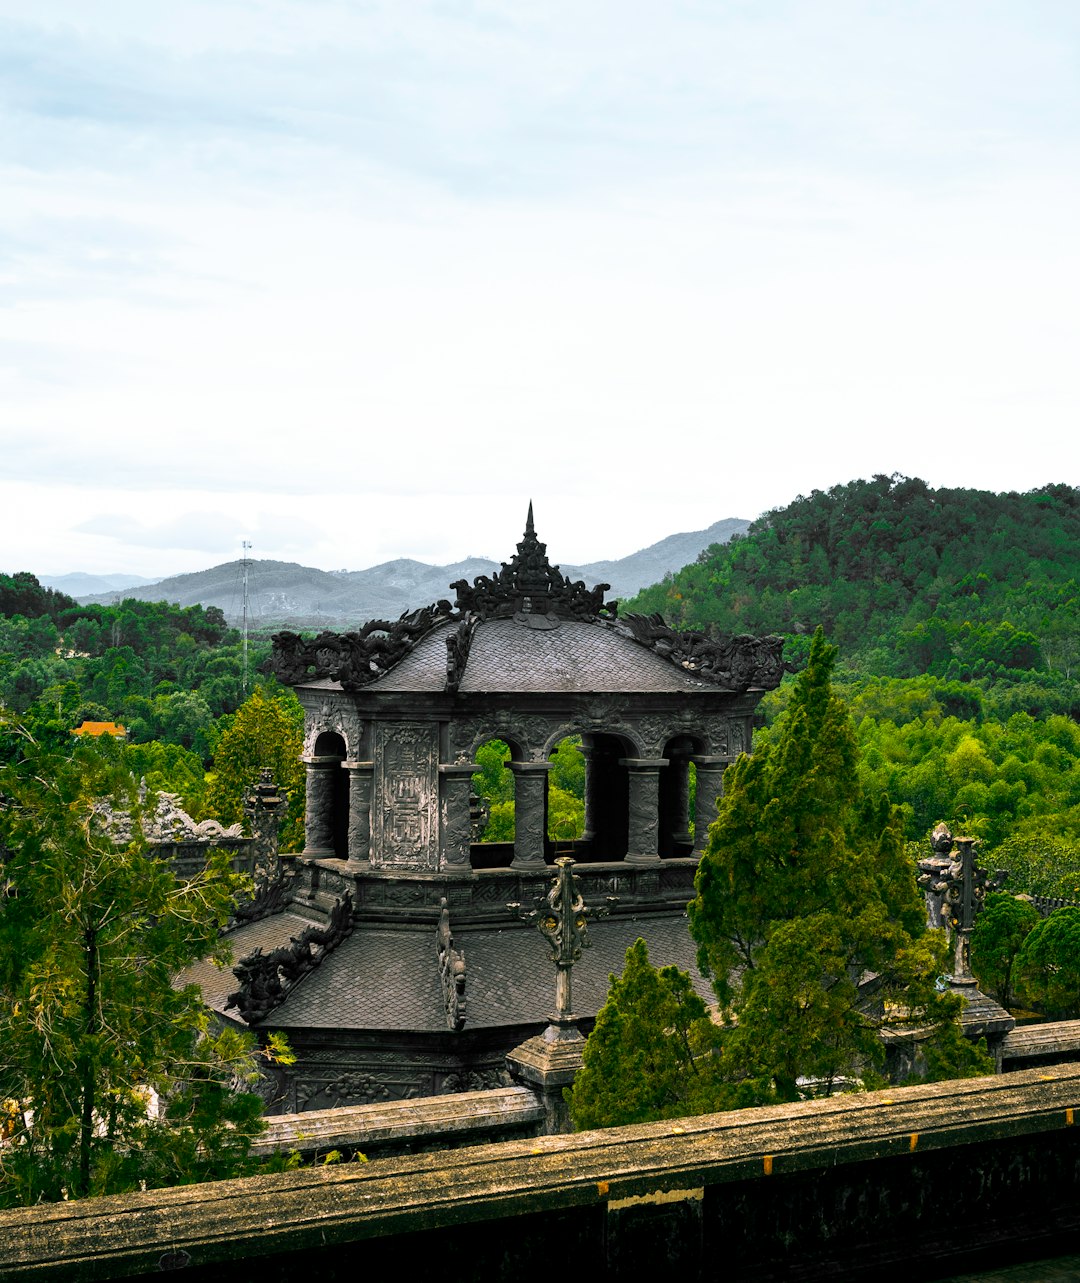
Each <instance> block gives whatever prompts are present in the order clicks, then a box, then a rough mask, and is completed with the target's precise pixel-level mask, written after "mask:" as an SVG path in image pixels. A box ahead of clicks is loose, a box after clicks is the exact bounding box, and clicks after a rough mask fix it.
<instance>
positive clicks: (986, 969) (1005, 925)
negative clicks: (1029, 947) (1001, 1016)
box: [971, 891, 1040, 1007]
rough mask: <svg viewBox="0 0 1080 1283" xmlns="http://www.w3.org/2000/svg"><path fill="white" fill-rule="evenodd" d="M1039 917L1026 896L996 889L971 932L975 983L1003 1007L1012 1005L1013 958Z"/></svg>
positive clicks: (1016, 955) (972, 965)
mask: <svg viewBox="0 0 1080 1283" xmlns="http://www.w3.org/2000/svg"><path fill="white" fill-rule="evenodd" d="M1039 921H1040V917H1039V913H1038V910H1037V909H1035V908H1034V907H1033V906H1032V905H1031V904H1029V903H1028V902H1027V901H1026V900H1020V899H1017V897H1016V896H1014V895H1007V894H1005V893H1004V892H1001V891H998V892H995V893H994V894H992V895H989V896H987V898H986V904H985V905H984V906H983V910H982V912H981V913H980V914H979V916H978V918H977V919H976V921H975V929H974V931H973V932H972V933H971V970H972V971H973V972H974V974H975V977H976V979H977V980H978V981H979V984H980V985H982V986H983V987H984V988H985V989H986V990H988V991H989V992H990V993H991V994H993V996H994V997H995V998H997V1000H998V1001H999V1002H1000V1003H1001V1004H1002V1006H1004V1007H1011V1006H1012V1005H1013V998H1014V995H1013V982H1014V978H1015V973H1016V961H1017V959H1018V957H1019V956H1020V951H1021V949H1022V948H1023V945H1024V941H1025V940H1026V939H1027V937H1028V934H1029V932H1030V931H1031V930H1032V928H1033V927H1035V926H1036V925H1037V924H1038V923H1039Z"/></svg>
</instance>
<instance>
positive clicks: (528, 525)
mask: <svg viewBox="0 0 1080 1283" xmlns="http://www.w3.org/2000/svg"><path fill="white" fill-rule="evenodd" d="M525 533H526V534H527V535H532V536H533V538H535V537H536V531H535V530H534V529H533V515H532V500H531V499H530V500H529V515H528V517H527V518H526V519H525Z"/></svg>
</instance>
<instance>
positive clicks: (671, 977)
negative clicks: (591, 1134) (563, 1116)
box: [567, 939, 722, 1131]
mask: <svg viewBox="0 0 1080 1283" xmlns="http://www.w3.org/2000/svg"><path fill="white" fill-rule="evenodd" d="M716 1044H717V1031H716V1029H715V1027H714V1026H713V1025H712V1023H711V1021H710V1020H709V1017H708V1014H707V1012H706V1009H705V1003H704V1002H703V1001H702V1000H701V998H700V997H699V996H698V995H697V994H696V993H695V992H694V990H693V987H692V985H691V983H690V977H689V976H688V975H687V974H686V972H685V971H680V970H679V969H678V968H677V967H661V968H660V969H659V970H657V968H656V967H654V966H653V965H652V964H651V963H650V962H649V952H648V949H647V947H646V945H645V941H644V940H640V939H639V940H637V941H636V942H635V943H634V944H632V945H631V946H630V948H629V949H627V951H626V967H625V969H624V970H623V973H622V975H621V976H614V975H613V976H612V977H611V988H610V989H609V991H608V996H607V1000H606V1002H605V1003H604V1005H603V1007H601V1008H600V1012H599V1014H598V1015H597V1017H596V1026H595V1028H594V1029H593V1032H592V1033H591V1034H590V1035H589V1039H588V1041H587V1042H586V1044H585V1052H584V1060H583V1064H582V1067H581V1069H580V1070H579V1071H578V1073H577V1077H576V1078H575V1080H574V1086H573V1088H572V1089H568V1090H567V1100H568V1101H569V1103H570V1116H571V1118H572V1119H573V1122H574V1126H575V1128H577V1129H578V1130H579V1131H581V1130H583V1129H585V1128H590V1127H614V1126H619V1125H621V1124H624V1123H640V1122H648V1121H651V1120H653V1119H657V1118H680V1117H683V1116H684V1115H686V1114H695V1113H702V1112H704V1111H706V1110H709V1109H717V1108H720V1099H721V1097H720V1094H719V1093H720V1092H721V1091H722V1084H721V1083H720V1079H719V1063H718V1061H717V1059H716V1057H715V1054H714V1052H715V1049H716Z"/></svg>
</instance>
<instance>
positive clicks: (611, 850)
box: [581, 732, 634, 861]
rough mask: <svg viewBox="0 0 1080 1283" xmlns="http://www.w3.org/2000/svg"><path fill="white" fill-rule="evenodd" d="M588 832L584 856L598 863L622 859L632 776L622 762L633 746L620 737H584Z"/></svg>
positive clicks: (631, 753) (584, 837)
mask: <svg viewBox="0 0 1080 1283" xmlns="http://www.w3.org/2000/svg"><path fill="white" fill-rule="evenodd" d="M581 752H582V754H583V755H584V757H585V831H584V833H583V834H582V853H583V855H584V856H585V858H586V859H589V860H596V861H608V860H623V859H625V858H626V852H627V849H628V847H629V843H630V777H629V774H628V772H627V769H626V767H625V766H623V765H621V759H623V758H626V757H632V756H634V747H633V745H632V744H630V743H629V742H628V741H627V740H625V739H623V737H622V736H620V735H609V734H607V733H606V732H600V733H594V734H591V735H583V736H582V737H581Z"/></svg>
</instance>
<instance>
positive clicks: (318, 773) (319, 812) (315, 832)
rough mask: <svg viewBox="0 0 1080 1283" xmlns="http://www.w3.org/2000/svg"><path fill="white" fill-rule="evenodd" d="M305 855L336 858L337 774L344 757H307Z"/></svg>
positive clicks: (321, 858)
mask: <svg viewBox="0 0 1080 1283" xmlns="http://www.w3.org/2000/svg"><path fill="white" fill-rule="evenodd" d="M301 760H302V761H303V763H304V767H305V769H306V771H307V793H306V796H305V803H304V854H305V855H306V856H310V857H312V858H316V859H320V860H329V859H333V857H334V775H333V772H334V771H337V770H340V768H341V758H340V757H336V756H335V757H305V758H302V759H301Z"/></svg>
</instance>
